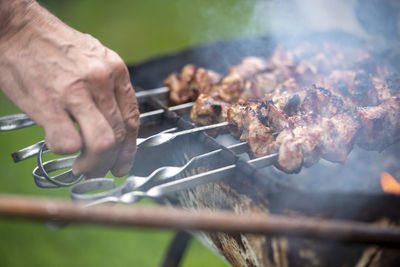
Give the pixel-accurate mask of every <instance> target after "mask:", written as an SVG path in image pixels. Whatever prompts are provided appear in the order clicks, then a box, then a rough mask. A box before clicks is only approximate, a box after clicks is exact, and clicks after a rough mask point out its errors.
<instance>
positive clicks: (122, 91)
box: [0, 0, 139, 177]
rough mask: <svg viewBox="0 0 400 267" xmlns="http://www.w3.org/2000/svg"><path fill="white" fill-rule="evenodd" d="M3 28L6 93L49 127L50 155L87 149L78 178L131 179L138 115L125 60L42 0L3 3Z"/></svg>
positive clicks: (1, 68) (1, 84)
mask: <svg viewBox="0 0 400 267" xmlns="http://www.w3.org/2000/svg"><path fill="white" fill-rule="evenodd" d="M0 25H1V28H0V73H2V75H1V76H0V89H1V90H2V91H3V92H4V94H5V95H7V97H8V98H9V99H10V100H11V101H13V102H14V103H15V104H16V105H17V106H18V107H19V108H20V109H21V110H22V111H24V112H25V113H26V114H28V115H29V116H30V117H31V118H32V119H33V120H34V121H35V122H36V123H37V124H38V125H40V126H41V127H43V129H44V130H45V133H46V138H45V140H46V144H47V145H48V147H49V148H50V150H51V151H53V152H54V153H57V154H70V153H75V152H78V151H81V153H80V155H79V157H78V158H77V160H76V161H75V162H74V165H73V172H74V173H75V174H81V173H84V174H86V175H87V176H88V177H94V176H102V175H104V174H105V173H106V172H107V171H108V170H110V169H111V171H112V173H113V174H114V175H116V176H122V175H125V174H127V173H128V172H129V170H130V168H131V166H132V164H133V159H134V155H135V153H136V137H137V129H138V122H139V112H138V108H137V101H136V98H135V93H134V90H133V88H132V85H131V83H130V78H129V73H128V70H127V68H126V66H125V64H124V62H123V61H122V59H121V58H120V57H119V56H118V55H117V54H116V53H115V52H114V51H112V50H110V49H108V48H106V47H104V46H103V45H102V44H101V43H100V42H99V41H98V40H97V39H95V38H93V37H92V36H90V35H88V34H83V33H81V32H78V31H76V30H74V29H72V28H71V27H69V26H68V25H66V24H64V23H63V22H61V21H60V20H59V19H58V18H56V17H55V16H54V15H52V14H51V13H50V12H48V11H47V10H46V9H44V8H43V7H41V6H40V5H39V4H38V3H37V2H36V1H30V0H0ZM74 122H76V123H78V125H79V130H78V129H77V128H76V127H75V125H74Z"/></svg>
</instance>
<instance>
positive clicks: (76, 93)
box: [62, 80, 88, 105]
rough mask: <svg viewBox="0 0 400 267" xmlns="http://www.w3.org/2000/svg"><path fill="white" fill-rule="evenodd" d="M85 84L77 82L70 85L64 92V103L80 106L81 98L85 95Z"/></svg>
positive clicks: (82, 81) (80, 81) (81, 81)
mask: <svg viewBox="0 0 400 267" xmlns="http://www.w3.org/2000/svg"><path fill="white" fill-rule="evenodd" d="M87 93H88V92H87V91H86V83H85V81H84V80H78V81H76V82H74V83H73V84H71V85H70V86H69V87H68V89H67V90H64V95H63V98H62V99H64V102H66V103H68V104H72V105H76V104H80V103H81V102H82V99H83V97H85V96H86V95H87Z"/></svg>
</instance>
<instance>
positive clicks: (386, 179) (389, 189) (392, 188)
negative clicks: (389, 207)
mask: <svg viewBox="0 0 400 267" xmlns="http://www.w3.org/2000/svg"><path fill="white" fill-rule="evenodd" d="M381 187H382V190H383V191H384V192H386V193H392V194H400V183H399V182H397V181H396V179H394V177H393V176H392V175H391V174H390V173H388V172H382V173H381Z"/></svg>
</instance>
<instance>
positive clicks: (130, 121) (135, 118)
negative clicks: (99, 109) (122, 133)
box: [125, 105, 140, 130]
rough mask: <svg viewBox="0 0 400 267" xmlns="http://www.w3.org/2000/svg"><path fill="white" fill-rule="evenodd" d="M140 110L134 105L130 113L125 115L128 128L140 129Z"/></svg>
mask: <svg viewBox="0 0 400 267" xmlns="http://www.w3.org/2000/svg"><path fill="white" fill-rule="evenodd" d="M139 116H140V114H139V110H138V109H137V106H135V105H132V108H131V109H130V110H129V112H128V115H127V116H126V117H125V126H126V128H128V129H135V130H136V129H138V128H139V122H140V119H139Z"/></svg>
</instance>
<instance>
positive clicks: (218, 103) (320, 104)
mask: <svg viewBox="0 0 400 267" xmlns="http://www.w3.org/2000/svg"><path fill="white" fill-rule="evenodd" d="M313 49H315V48H314V47H311V48H310V47H308V46H305V47H298V48H296V49H295V50H294V51H284V50H283V49H281V48H278V49H277V50H276V51H275V52H274V53H273V54H272V56H271V57H270V58H269V59H263V58H257V57H249V58H245V59H244V60H243V61H242V62H241V64H239V65H236V66H233V67H231V69H230V71H229V73H228V75H227V76H225V77H224V78H223V79H221V78H220V76H219V75H218V74H216V73H215V72H213V71H210V70H205V69H202V68H196V67H194V66H193V65H187V66H185V67H184V68H183V69H182V72H181V74H172V75H170V76H169V77H168V78H167V79H166V81H165V84H166V85H167V86H168V87H170V88H171V90H170V100H171V101H172V102H175V103H178V104H179V103H182V102H186V101H190V100H196V102H195V103H194V106H193V108H192V111H191V119H192V121H194V122H195V123H196V124H197V125H210V124H216V125H215V127H216V128H217V127H223V126H226V125H228V124H229V125H230V126H231V127H230V128H231V133H232V135H233V136H236V137H240V140H242V141H248V143H249V146H250V148H251V151H252V152H253V154H254V155H255V156H263V155H266V154H272V153H276V152H279V160H278V164H277V166H278V167H279V168H280V169H282V170H283V171H285V172H289V173H291V172H298V171H299V170H300V169H301V166H302V165H304V166H311V165H312V164H313V163H315V162H317V161H318V160H319V158H320V157H322V158H325V159H328V160H330V161H334V162H345V160H346V156H347V154H348V153H349V152H350V151H351V149H352V146H353V145H354V144H355V143H357V144H358V145H360V146H361V147H364V148H366V149H373V150H382V149H384V148H385V147H386V146H388V145H390V144H391V143H394V142H396V141H398V140H399V129H400V126H399V125H400V122H399V119H398V116H396V115H397V114H399V113H400V105H399V96H398V95H399V90H398V88H399V79H393V77H391V76H390V75H391V73H390V72H389V71H388V70H387V69H385V67H386V66H384V67H382V66H380V65H377V66H375V68H374V67H373V69H372V71H371V65H374V64H371V61H372V56H371V54H369V53H368V52H366V51H365V50H358V51H356V53H354V51H353V54H351V55H348V54H345V53H344V52H343V51H341V50H339V49H338V48H337V47H335V46H333V45H331V44H326V45H325V48H324V51H323V53H320V52H317V53H310V52H309V50H313ZM305 51H308V52H305ZM304 54H308V55H307V56H305V55H304ZM310 54H311V56H310ZM344 59H346V60H344ZM355 65H363V66H368V68H369V69H367V68H366V67H361V68H357V69H356V71H354V70H353V69H354V66H355ZM367 71H368V73H367ZM389 78H391V79H392V80H391V82H390V83H388V82H387V81H388V79H389ZM311 81H312V82H314V83H313V85H312V86H311V87H305V85H306V84H309V83H310V82H311ZM152 91H153V92H151V91H150V92H146V93H143V98H145V97H148V96H150V95H151V94H153V95H165V94H166V93H167V92H168V89H167V88H160V89H154V90H152ZM139 93H140V92H139ZM139 93H138V98H139V99H141V97H140V94H139ZM261 96H264V98H263V100H257V101H251V100H249V99H254V98H257V99H260V98H261ZM266 99H267V100H266ZM139 101H140V100H139ZM158 112H162V110H160V111H155V113H157V114H158ZM150 113H152V112H150ZM142 115H145V114H142ZM382 126H383V127H386V128H387V129H386V130H387V131H386V133H384V134H380V135H379V134H378V135H377V134H376V133H377V132H379V130H381V129H382ZM210 127H211V128H213V127H214V126H212V125H211V126H210ZM208 129H209V128H208ZM199 130H201V128H200V129H199ZM195 131H197V130H195ZM277 132H280V134H279V135H278V137H277V138H276V139H275V138H274V135H273V134H272V133H277ZM160 139H162V138H160ZM166 140H169V138H166ZM161 143H162V142H161ZM154 144H157V142H156V143H154Z"/></svg>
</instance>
